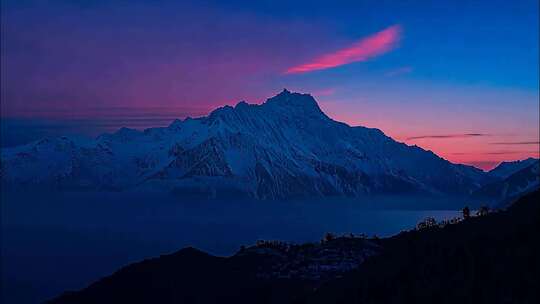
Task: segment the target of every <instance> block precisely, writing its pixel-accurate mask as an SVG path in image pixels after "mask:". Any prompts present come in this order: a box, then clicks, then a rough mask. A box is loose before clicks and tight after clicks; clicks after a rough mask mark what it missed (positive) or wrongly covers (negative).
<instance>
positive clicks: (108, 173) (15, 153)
mask: <svg viewBox="0 0 540 304" xmlns="http://www.w3.org/2000/svg"><path fill="white" fill-rule="evenodd" d="M38 168H39V169H40V170H37V169H38ZM1 179H2V182H3V183H7V184H9V185H11V186H12V187H14V188H20V187H23V188H24V187H45V188H53V189H74V190H77V189H94V190H95V189H98V190H125V189H135V188H138V189H153V190H156V189H162V190H163V191H172V192H176V193H182V194H183V195H186V194H189V195H203V196H207V197H223V196H229V195H232V196H238V195H241V196H248V197H255V198H259V199H276V198H293V197H308V196H352V197H354V196H358V195H362V194H372V193H428V194H435V195H437V194H457V195H468V194H470V193H471V192H473V191H474V190H476V189H478V188H480V187H481V186H482V185H484V184H486V183H487V182H489V181H491V179H490V177H489V176H487V175H486V174H484V173H483V172H482V171H481V170H479V169H476V168H474V167H470V166H465V165H459V164H452V163H450V162H448V161H447V160H444V159H443V158H441V157H439V156H437V155H436V154H435V153H433V152H431V151H426V150H424V149H422V148H420V147H417V146H408V145H406V144H404V143H400V142H397V141H395V140H393V139H392V138H390V137H388V136H386V135H385V134H384V133H383V132H382V131H381V130H379V129H374V128H366V127H361V126H356V127H351V126H349V125H347V124H345V123H342V122H338V121H335V120H333V119H331V118H330V117H328V116H327V115H326V114H325V113H324V112H323V111H322V110H321V109H320V108H319V106H318V104H317V102H316V101H315V99H314V98H313V97H312V96H311V95H309V94H300V93H291V92H289V91H287V90H283V91H282V92H281V93H279V94H277V95H276V96H274V97H271V98H269V99H268V100H267V101H266V102H264V103H263V104H261V105H256V104H248V103H246V102H239V103H238V104H236V105H235V106H234V107H232V106H224V107H220V108H218V109H216V110H214V111H212V112H211V113H210V114H209V115H208V116H203V117H198V118H186V119H184V120H175V121H173V122H172V123H171V124H170V125H169V126H167V127H162V128H149V129H145V130H142V131H139V130H134V129H128V128H121V129H120V130H118V131H116V132H114V133H106V134H103V135H100V136H98V137H97V138H96V139H95V140H88V141H84V140H78V139H77V140H76V139H71V138H68V137H60V138H55V139H44V140H41V141H38V142H34V143H32V144H28V145H25V146H19V147H15V148H7V149H2V167H1Z"/></svg>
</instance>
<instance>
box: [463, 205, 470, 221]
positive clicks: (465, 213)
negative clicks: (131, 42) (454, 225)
mask: <svg viewBox="0 0 540 304" xmlns="http://www.w3.org/2000/svg"><path fill="white" fill-rule="evenodd" d="M462 213H463V219H464V220H466V219H468V218H469V217H470V216H471V210H470V209H469V207H467V206H465V207H464V208H463V210H462Z"/></svg>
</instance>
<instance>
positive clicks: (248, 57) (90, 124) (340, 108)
mask: <svg viewBox="0 0 540 304" xmlns="http://www.w3.org/2000/svg"><path fill="white" fill-rule="evenodd" d="M1 5H2V7H1V14H2V15H1V17H2V18H1V53H0V55H1V56H0V60H1V66H0V72H1V79H0V84H1V87H0V97H1V101H2V103H1V107H0V109H1V118H2V130H1V131H2V133H1V134H2V145H3V146H9V145H14V144H21V143H25V142H27V141H30V140H34V139H36V138H37V137H40V136H58V135H63V134H68V135H69V134H78V133H81V134H86V135H92V136H94V135H97V134H98V133H100V132H103V131H104V130H109V129H115V128H119V127H121V126H128V127H135V128H146V127H152V126H163V125H167V124H168V123H170V122H171V121H172V120H173V119H174V118H182V117H186V116H199V115H205V114H206V113H208V112H209V111H211V110H212V109H213V108H216V107H219V106H223V105H227V104H228V105H234V104H236V103H237V102H238V101H240V100H246V101H248V102H250V103H262V102H264V100H266V98H269V97H271V96H273V95H275V94H277V93H278V92H280V91H281V90H282V89H283V88H287V89H289V90H291V91H297V92H305V93H310V94H312V95H313V96H314V97H315V98H316V99H317V101H318V102H319V105H320V107H321V108H322V110H323V111H325V112H326V113H327V114H328V115H329V116H330V117H332V118H333V119H335V120H339V121H343V122H346V123H348V124H350V125H362V126H367V127H374V128H379V129H381V130H382V131H383V132H385V133H386V134H387V135H389V136H391V137H393V138H394V139H396V140H398V141H401V142H405V143H407V144H409V145H418V146H421V147H422V148H425V149H429V150H432V151H434V152H435V153H437V154H438V155H440V156H442V157H444V158H445V159H448V160H450V161H452V162H456V163H466V164H472V165H475V166H478V167H480V168H483V169H489V168H491V167H493V166H494V165H496V164H497V163H498V162H500V161H504V160H515V159H523V158H526V157H530V156H532V157H538V156H539V149H540V144H539V138H540V134H539V120H540V119H539V59H538V54H539V46H538V40H539V38H538V37H539V29H538V28H539V20H538V19H539V17H538V15H539V14H538V12H539V7H538V1H537V0H520V1H499V0H494V1H493V0H491V1H473V0H469V1H459V0H456V1H420V0H418V1H385V0H378V1H358V0H357V1H339V0H335V1H317V0H315V1H314V0H312V1H280V0H273V1H234V0H232V1H204V0H202V1H192V2H190V1H159V0H154V1H142V0H122V1H113V0H110V1H105V0H94V1H82V0H81V1H68V0H49V1H44V0H2V2H1Z"/></svg>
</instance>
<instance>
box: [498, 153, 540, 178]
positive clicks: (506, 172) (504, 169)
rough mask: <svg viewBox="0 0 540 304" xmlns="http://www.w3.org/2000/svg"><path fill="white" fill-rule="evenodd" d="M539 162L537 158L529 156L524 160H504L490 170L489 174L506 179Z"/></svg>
mask: <svg viewBox="0 0 540 304" xmlns="http://www.w3.org/2000/svg"><path fill="white" fill-rule="evenodd" d="M535 162H538V159H537V158H532V157H529V158H527V159H523V160H516V161H511V162H502V163H500V164H499V165H498V166H497V167H495V168H493V169H492V170H490V171H489V174H490V175H491V176H493V177H496V178H500V179H505V178H507V177H509V176H510V175H512V174H514V173H516V172H518V171H520V170H522V169H524V168H526V167H528V166H530V165H532V164H533V163H535Z"/></svg>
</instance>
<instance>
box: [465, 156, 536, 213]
mask: <svg viewBox="0 0 540 304" xmlns="http://www.w3.org/2000/svg"><path fill="white" fill-rule="evenodd" d="M524 163H528V165H527V166H525V167H523V164H524ZM508 164H513V165H508ZM502 165H503V164H501V166H502ZM497 168H499V167H497ZM502 168H504V170H505V172H507V173H511V174H509V175H508V176H506V177H505V178H504V179H502V180H499V181H496V182H493V183H489V184H487V185H485V186H483V187H482V188H480V189H478V190H476V191H475V192H474V193H473V195H472V197H473V198H476V199H479V200H486V201H488V202H490V203H491V204H492V205H494V206H496V207H499V208H500V207H506V206H508V205H509V204H510V203H511V202H512V201H513V200H515V199H517V198H518V197H519V196H521V195H523V194H524V193H528V192H531V191H534V190H537V189H538V188H539V187H540V161H539V160H538V159H534V158H529V159H527V160H523V161H521V162H513V163H507V165H506V166H503V167H502ZM490 173H491V171H490Z"/></svg>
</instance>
